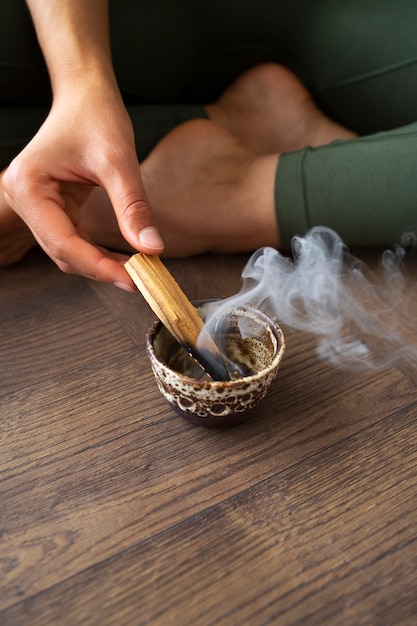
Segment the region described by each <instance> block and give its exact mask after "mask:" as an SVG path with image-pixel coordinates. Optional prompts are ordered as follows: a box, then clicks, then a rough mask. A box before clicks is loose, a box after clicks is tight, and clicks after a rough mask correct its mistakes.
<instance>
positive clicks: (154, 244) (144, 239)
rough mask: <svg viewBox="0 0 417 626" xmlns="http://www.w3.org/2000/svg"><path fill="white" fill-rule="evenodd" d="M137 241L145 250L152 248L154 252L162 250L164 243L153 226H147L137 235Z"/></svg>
mask: <svg viewBox="0 0 417 626" xmlns="http://www.w3.org/2000/svg"><path fill="white" fill-rule="evenodd" d="M139 241H140V243H141V244H142V245H143V246H146V247H147V248H154V249H155V250H161V251H162V250H163V248H164V242H163V241H162V239H161V236H160V234H159V232H158V229H157V228H155V226H147V227H146V228H144V229H143V230H141V231H140V233H139Z"/></svg>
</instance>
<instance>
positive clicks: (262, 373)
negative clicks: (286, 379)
mask: <svg viewBox="0 0 417 626" xmlns="http://www.w3.org/2000/svg"><path fill="white" fill-rule="evenodd" d="M200 302H201V301H200ZM234 310H241V311H245V310H248V311H255V312H256V315H257V316H258V317H259V318H260V319H261V320H263V321H264V323H266V325H267V326H268V327H269V329H271V330H272V333H273V335H274V336H275V338H276V340H277V348H276V352H275V354H274V357H273V358H272V360H271V363H270V364H269V365H267V366H266V367H264V368H263V369H262V370H259V371H258V372H256V373H255V374H250V375H249V376H242V377H241V378H236V379H234V380H227V381H222V380H220V381H219V380H200V379H198V378H190V377H189V376H186V375H185V374H182V373H181V372H178V371H177V370H174V369H172V368H171V367H168V365H167V364H166V363H165V361H164V360H163V359H162V358H161V357H160V356H159V354H158V353H157V352H156V350H155V347H154V339H155V337H156V336H157V334H158V333H159V332H160V330H161V329H162V328H165V327H164V325H163V324H162V322H161V321H160V320H155V322H154V323H153V324H152V326H151V327H150V328H149V330H148V331H147V333H146V351H147V353H148V356H149V358H150V360H151V362H152V361H156V362H157V363H158V366H159V367H161V368H162V369H163V370H164V371H165V372H167V373H170V374H175V376H176V378H177V379H178V380H179V381H181V382H182V383H185V384H188V385H190V384H192V385H193V386H196V387H201V388H207V389H208V388H210V389H216V388H219V387H224V386H225V385H226V386H227V388H228V389H233V388H235V387H240V386H241V385H244V384H249V383H251V382H253V381H256V380H258V379H259V378H264V377H267V376H268V374H269V373H270V372H272V371H273V370H274V369H276V368H278V366H279V364H280V362H281V360H282V357H283V355H284V352H285V338H284V333H283V331H282V328H281V327H280V325H279V324H278V323H277V322H275V321H273V320H272V319H271V318H270V317H268V316H267V315H265V313H263V312H262V311H260V310H259V309H256V308H255V307H252V306H247V305H245V306H237V307H234V308H233V309H231V312H232V311H234ZM166 332H169V331H166Z"/></svg>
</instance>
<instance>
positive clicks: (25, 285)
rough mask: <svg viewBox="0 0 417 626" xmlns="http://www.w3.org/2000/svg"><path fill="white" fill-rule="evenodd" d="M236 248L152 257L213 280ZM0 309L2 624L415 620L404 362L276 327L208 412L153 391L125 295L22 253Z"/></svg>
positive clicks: (230, 266)
mask: <svg viewBox="0 0 417 626" xmlns="http://www.w3.org/2000/svg"><path fill="white" fill-rule="evenodd" d="M246 258H247V257H246V256H244V255H242V256H241V255H237V256H231V257H201V258H197V259H193V260H186V261H172V262H170V263H167V265H168V267H169V268H170V269H171V271H172V273H173V274H174V275H175V277H176V278H177V280H178V282H180V284H181V286H182V287H183V289H184V290H185V291H186V293H187V295H188V296H189V297H190V298H205V297H225V296H228V295H231V294H232V293H234V292H236V291H237V290H238V289H239V287H240V274H241V270H242V268H243V265H244V263H245V261H246ZM370 259H371V261H372V255H371V257H370ZM412 289H414V286H412ZM413 297H414V296H413ZM415 301H416V306H417V297H416V298H415ZM0 307H1V308H0V354H1V371H0V415H1V455H0V490H1V500H0V507H1V508H0V624H1V625H2V626H19V625H22V626H23V625H24V626H28V625H30V626H33V625H36V626H37V625H39V626H49V625H51V624H59V625H78V624H80V625H83V626H88V625H90V624H100V625H101V626H103V625H112V626H113V625H114V626H124V625H129V626H131V625H144V624H150V625H152V626H153V625H163V626H165V625H167V624H173V625H174V626H177V625H178V626H183V625H187V626H188V625H197V626H200V625H202V626H206V625H218V624H220V625H227V626H229V625H236V626H240V625H250V626H252V625H253V626H258V625H261V624H278V625H281V624H282V625H287V624H288V625H289V624H291V625H294V624H300V625H303V626H304V625H308V626H311V625H316V624H317V625H320V626H323V625H331V626H334V625H336V624H341V625H344V626H345V625H346V624H352V625H355V626H356V625H359V624H370V625H372V626H375V625H395V626H398V625H400V624H410V625H411V624H416V623H417V378H416V377H415V376H414V374H413V373H412V371H409V369H408V367H407V362H406V361H405V360H404V361H402V360H401V359H400V360H399V361H398V362H397V363H396V365H395V366H394V365H393V366H392V367H390V368H388V369H387V370H385V371H369V372H366V373H360V374H358V373H347V372H344V371H340V370H337V369H334V368H332V367H331V366H329V365H326V364H325V363H324V362H323V361H321V360H320V359H319V357H318V356H317V355H316V352H315V339H314V337H312V336H311V335H308V334H305V333H301V332H298V331H294V330H291V329H289V328H286V327H285V326H284V327H283V328H284V332H285V335H286V340H287V351H286V355H285V357H284V361H283V363H282V366H281V369H280V371H279V373H278V376H277V378H276V380H275V382H274V383H273V385H272V388H271V390H270V392H269V393H268V395H267V397H266V398H265V399H264V401H263V403H262V404H261V405H260V407H259V411H258V415H257V417H256V418H255V419H253V420H252V421H250V422H248V423H246V424H244V425H241V426H238V427H236V428H234V429H229V430H207V429H203V428H197V427H195V426H192V425H190V424H188V423H187V422H185V421H184V420H182V419H181V418H180V417H178V416H176V415H175V414H174V413H173V412H172V411H171V409H170V408H169V406H168V404H166V402H165V400H164V399H163V397H162V396H161V395H160V393H159V391H158V389H157V387H156V384H155V381H154V378H153V376H152V373H151V370H150V365H149V362H148V359H147V356H146V354H145V350H144V337H145V332H146V330H147V329H148V327H149V326H150V324H151V322H152V321H153V319H154V316H153V314H152V313H151V312H150V310H149V308H148V306H147V304H146V303H145V302H144V300H143V299H142V297H141V296H140V295H139V294H128V293H125V292H122V291H120V290H118V289H116V288H113V287H111V286H108V285H102V284H96V283H93V282H89V281H86V280H84V279H82V278H80V277H74V276H65V275H63V274H61V273H60V272H59V271H58V270H57V269H56V268H55V266H54V265H53V264H52V263H51V262H50V261H49V260H48V259H47V258H46V257H45V256H44V255H43V254H42V253H41V252H40V251H34V252H32V253H30V254H29V255H28V256H27V257H26V258H25V259H24V260H23V261H22V262H21V263H19V264H18V265H16V266H14V267H11V268H8V269H4V270H0ZM416 334H417V320H416Z"/></svg>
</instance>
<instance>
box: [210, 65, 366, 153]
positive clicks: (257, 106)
mask: <svg viewBox="0 0 417 626" xmlns="http://www.w3.org/2000/svg"><path fill="white" fill-rule="evenodd" d="M206 110H207V112H208V115H209V117H210V118H211V119H212V120H213V121H215V122H216V123H217V124H220V125H221V126H223V128H226V129H227V130H229V131H230V132H231V133H233V134H234V135H235V136H236V137H237V138H238V139H239V140H240V141H241V142H242V143H244V144H245V145H246V146H247V147H248V148H250V149H251V150H252V151H253V152H254V153H255V154H272V153H276V152H278V153H283V152H290V151H292V150H299V149H301V148H304V147H306V146H313V147H314V146H321V145H325V144H327V143H330V142H332V141H334V140H335V139H353V138H354V137H355V136H356V135H355V134H354V133H352V132H351V131H349V130H348V129H346V128H344V127H343V126H340V125H339V124H336V123H335V122H333V121H332V120H330V119H329V118H328V117H326V116H325V115H324V114H323V113H322V112H321V111H320V110H319V109H318V108H317V106H316V104H315V102H314V100H313V98H312V97H311V95H310V93H309V92H308V91H307V89H306V88H305V87H304V85H303V84H302V83H301V82H300V80H299V79H298V78H297V77H296V76H295V74H293V73H292V72H290V70H288V69H287V68H285V67H284V66H282V65H277V64H274V63H267V64H264V65H259V66H257V67H254V68H252V69H251V70H249V71H248V72H246V73H245V74H243V75H242V76H241V77H240V78H238V79H237V80H236V81H235V82H234V83H233V84H232V85H231V86H230V87H229V88H228V89H226V90H225V92H224V93H223V94H222V96H221V97H220V98H219V99H218V100H217V102H215V103H214V104H210V105H208V106H206Z"/></svg>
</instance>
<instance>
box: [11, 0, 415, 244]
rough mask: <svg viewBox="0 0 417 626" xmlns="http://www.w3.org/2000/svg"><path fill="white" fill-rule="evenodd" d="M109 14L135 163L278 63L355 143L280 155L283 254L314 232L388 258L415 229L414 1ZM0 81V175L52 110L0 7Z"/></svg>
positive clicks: (247, 3) (189, 3)
mask: <svg viewBox="0 0 417 626" xmlns="http://www.w3.org/2000/svg"><path fill="white" fill-rule="evenodd" d="M86 1H88V0H86ZM109 4H110V23H111V40H112V50H113V58H114V66H115V70H116V74H117V77H118V81H119V85H120V87H121V90H122V93H123V96H124V98H125V102H126V105H127V107H128V110H129V113H130V115H131V117H132V121H133V124H134V127H135V133H136V143H137V150H138V156H139V158H140V159H143V158H145V157H146V155H147V154H148V153H149V151H150V150H151V149H152V148H153V147H154V146H155V144H156V143H157V142H158V141H159V140H160V139H161V138H162V137H163V136H164V135H165V134H166V133H167V132H169V131H170V130H171V129H172V128H174V127H175V126H177V125H178V124H180V123H181V122H183V121H186V120H188V119H192V118H196V117H206V112H205V109H204V106H203V105H204V104H205V103H207V102H211V101H213V100H214V99H215V98H217V97H218V96H219V94H220V93H221V92H222V90H223V89H224V88H225V87H226V86H227V85H228V84H230V82H231V81H233V79H235V78H236V77H237V76H238V75H240V74H241V73H242V72H244V71H245V70H246V69H248V68H249V67H251V66H253V65H256V64H259V63H262V62H266V61H273V62H277V63H283V64H285V65H286V66H287V67H289V68H290V69H292V70H293V71H294V72H295V73H296V74H297V75H298V76H299V77H300V79H301V80H302V81H303V83H304V84H305V85H306V86H307V88H308V89H309V90H310V92H311V93H312V94H313V96H314V98H315V100H316V102H317V104H318V106H319V107H320V108H321V109H322V110H323V111H324V112H325V113H326V114H327V115H329V116H330V117H331V118H333V119H334V120H335V121H337V122H339V123H340V124H343V125H345V126H347V127H348V128H350V129H352V130H354V131H356V132H357V133H359V134H360V135H361V137H360V138H359V139H357V140H353V141H338V142H334V143H333V144H331V145H329V146H325V147H322V148H315V149H312V148H307V149H304V150H300V151H297V152H293V153H289V154H284V155H282V157H281V159H280V163H279V166H278V169H277V175H276V185H275V200H276V211H277V219H278V224H279V229H280V232H281V237H282V241H283V246H284V247H288V246H289V245H290V241H291V238H292V237H293V236H294V235H296V234H299V235H302V234H303V233H304V232H305V231H306V230H307V229H308V228H310V227H311V226H314V225H319V224H320V225H327V226H329V227H331V228H333V229H335V230H336V231H337V232H338V233H339V234H340V236H341V237H342V238H343V239H344V240H345V241H346V242H347V243H348V244H349V245H352V246H354V245H372V244H375V245H390V244H392V243H395V242H396V241H397V240H398V238H399V236H400V234H401V232H402V231H404V230H408V229H414V230H415V227H416V223H417V36H416V30H417V2H416V0H350V1H349V2H348V3H339V2H334V1H332V0H257V2H256V3H254V2H253V0H227V2H225V1H224V0H210V2H205V1H204V0H201V1H199V2H195V0H178V1H175V0H110V3H109ZM347 5H348V6H347ZM0 79H1V80H0V84H1V85H2V88H1V93H0V107H1V109H0V110H1V114H0V167H2V168H4V167H6V166H7V164H8V163H9V162H10V160H11V159H12V158H13V157H14V156H15V155H16V154H17V153H18V152H19V151H20V150H21V149H22V148H23V146H24V145H25V144H26V143H27V142H28V141H29V139H30V138H31V137H32V136H33V135H34V134H35V133H36V130H37V129H38V127H39V125H40V124H41V123H42V121H43V119H44V118H45V117H46V115H47V112H48V108H49V104H50V91H49V81H48V76H47V72H46V68H45V66H44V62H43V59H42V54H41V52H40V50H39V48H38V45H37V42H36V37H35V34H34V31H33V27H32V24H31V20H30V17H29V14H28V11H27V9H26V6H25V2H24V0H2V2H1V6H0Z"/></svg>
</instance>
